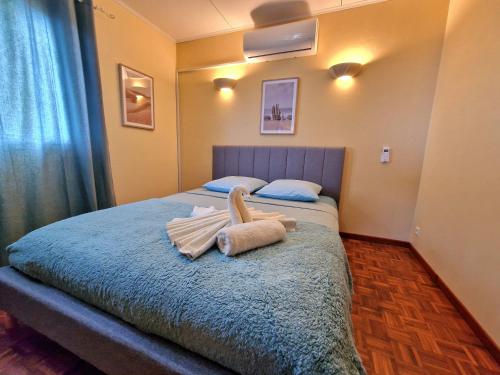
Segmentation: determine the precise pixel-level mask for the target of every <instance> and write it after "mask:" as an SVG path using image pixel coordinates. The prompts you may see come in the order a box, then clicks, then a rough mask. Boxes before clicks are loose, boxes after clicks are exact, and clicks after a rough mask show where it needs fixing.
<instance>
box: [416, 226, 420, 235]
mask: <svg viewBox="0 0 500 375" xmlns="http://www.w3.org/2000/svg"><path fill="white" fill-rule="evenodd" d="M415 236H420V227H419V226H416V227H415Z"/></svg>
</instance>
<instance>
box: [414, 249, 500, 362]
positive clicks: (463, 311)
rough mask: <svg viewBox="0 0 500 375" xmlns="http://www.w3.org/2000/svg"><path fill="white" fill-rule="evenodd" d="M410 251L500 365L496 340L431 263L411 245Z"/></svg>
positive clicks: (499, 354)
mask: <svg viewBox="0 0 500 375" xmlns="http://www.w3.org/2000/svg"><path fill="white" fill-rule="evenodd" d="M409 249H410V251H411V252H412V253H413V255H415V257H416V258H417V259H418V260H419V261H420V263H421V264H422V266H423V267H424V269H425V270H426V271H427V273H428V274H429V275H430V276H431V279H432V280H433V281H434V282H435V283H436V285H437V286H438V287H439V288H440V289H441V290H442V291H443V293H444V294H445V296H446V297H447V298H448V299H449V300H450V302H451V304H452V305H453V306H454V307H455V308H456V309H457V311H458V312H459V313H460V315H462V317H463V318H464V320H465V322H466V323H467V324H468V325H469V327H470V328H471V329H472V331H473V332H474V333H475V334H476V336H477V337H478V338H479V340H481V342H482V343H483V345H484V346H485V347H486V349H487V350H488V351H489V352H490V354H491V355H492V356H493V358H495V360H496V361H497V362H498V363H499V364H500V350H499V348H498V345H497V344H496V342H495V340H493V338H492V337H491V336H490V335H489V334H488V333H487V332H486V331H485V330H484V328H483V327H482V326H481V324H479V322H478V321H477V320H476V318H474V316H473V315H472V314H471V313H470V311H469V310H468V309H467V307H465V305H464V304H463V303H462V302H461V301H460V299H459V298H458V297H457V296H456V295H455V293H453V292H452V291H451V289H450V288H449V287H448V285H446V283H445V282H444V281H443V279H441V278H440V277H439V275H438V274H437V273H436V272H435V271H434V269H433V268H432V267H431V266H430V264H429V263H427V261H426V260H425V259H424V257H422V255H420V253H419V252H418V250H417V249H416V248H415V247H414V246H413V245H412V244H411V243H409Z"/></svg>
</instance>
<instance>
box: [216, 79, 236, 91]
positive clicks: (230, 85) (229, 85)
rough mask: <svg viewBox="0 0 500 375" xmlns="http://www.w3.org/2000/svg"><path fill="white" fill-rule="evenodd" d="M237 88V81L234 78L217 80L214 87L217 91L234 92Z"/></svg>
mask: <svg viewBox="0 0 500 375" xmlns="http://www.w3.org/2000/svg"><path fill="white" fill-rule="evenodd" d="M235 86H236V80H235V79H232V78H216V79H214V87H215V89H216V90H219V91H220V90H232V89H234V87H235Z"/></svg>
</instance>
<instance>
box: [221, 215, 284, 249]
mask: <svg viewBox="0 0 500 375" xmlns="http://www.w3.org/2000/svg"><path fill="white" fill-rule="evenodd" d="M285 236H286V229H285V227H284V225H283V224H281V223H280V222H279V221H277V220H267V219H263V220H258V221H253V222H250V223H243V224H237V225H232V226H229V227H225V228H222V229H221V230H219V232H218V233H217V245H218V246H219V250H220V251H221V252H223V253H224V254H225V255H228V256H234V255H237V254H240V253H243V252H245V251H248V250H252V249H256V248H258V247H263V246H267V245H271V244H273V243H275V242H278V241H281V240H283V239H284V238H285Z"/></svg>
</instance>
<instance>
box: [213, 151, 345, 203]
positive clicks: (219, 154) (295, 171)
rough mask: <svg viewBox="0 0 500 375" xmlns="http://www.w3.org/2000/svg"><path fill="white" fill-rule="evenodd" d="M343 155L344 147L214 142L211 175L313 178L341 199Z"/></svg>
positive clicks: (324, 191)
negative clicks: (229, 144)
mask: <svg viewBox="0 0 500 375" xmlns="http://www.w3.org/2000/svg"><path fill="white" fill-rule="evenodd" d="M344 155H345V148H344V147H280V146H269V147H268V146H264V147H261V146H213V159H212V163H213V168H212V177H213V179H217V178H221V177H225V176H246V177H256V178H260V179H262V180H266V181H268V182H271V181H274V180H278V179H287V178H288V179H295V180H306V181H312V182H315V183H317V184H320V185H321V186H323V190H322V191H321V194H322V195H327V196H329V197H332V198H334V199H335V200H336V201H337V203H338V202H339V198H340V186H341V184H342V171H343V169H344Z"/></svg>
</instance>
